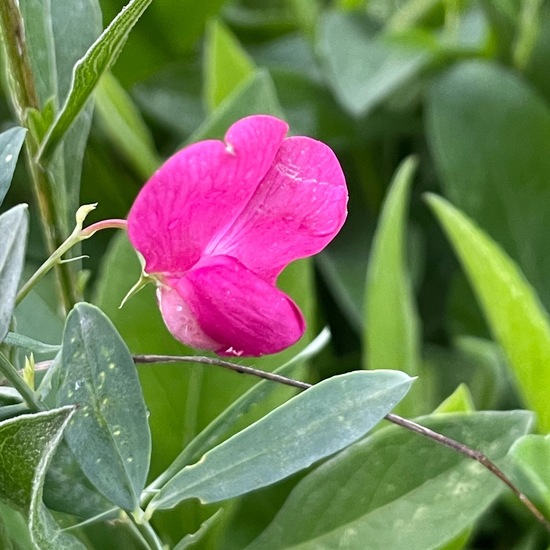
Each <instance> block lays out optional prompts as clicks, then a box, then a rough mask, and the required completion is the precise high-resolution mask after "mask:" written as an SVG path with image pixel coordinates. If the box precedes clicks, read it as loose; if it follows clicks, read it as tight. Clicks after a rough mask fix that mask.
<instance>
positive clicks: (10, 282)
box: [0, 204, 29, 342]
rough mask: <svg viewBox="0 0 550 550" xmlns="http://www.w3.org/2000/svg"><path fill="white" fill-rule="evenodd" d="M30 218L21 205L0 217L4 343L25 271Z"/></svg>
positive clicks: (1, 332)
mask: <svg viewBox="0 0 550 550" xmlns="http://www.w3.org/2000/svg"><path fill="white" fill-rule="evenodd" d="M28 225H29V216H28V212H27V205H26V204H20V205H18V206H14V207H13V208H12V209H11V210H8V211H7V212H4V213H3V214H2V215H1V216H0V295H1V296H2V300H1V301H0V342H2V341H3V340H4V338H5V337H6V335H7V334H8V329H9V326H10V321H11V316H12V314H13V308H14V307H15V298H16V296H17V289H18V287H19V279H20V278H21V272H22V270H23V261H24V259H25V249H26V246H27V232H28Z"/></svg>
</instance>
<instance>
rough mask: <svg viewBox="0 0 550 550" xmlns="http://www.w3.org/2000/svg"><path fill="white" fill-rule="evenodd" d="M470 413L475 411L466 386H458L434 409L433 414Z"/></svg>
mask: <svg viewBox="0 0 550 550" xmlns="http://www.w3.org/2000/svg"><path fill="white" fill-rule="evenodd" d="M472 411H475V406H474V399H473V397H472V394H471V393H470V390H469V389H468V386H467V385H466V384H460V385H459V386H458V387H457V388H456V390H455V391H454V392H453V393H452V394H451V395H449V397H447V399H445V401H443V402H442V403H441V404H440V405H439V406H438V407H437V409H435V411H434V414H443V413H456V412H472Z"/></svg>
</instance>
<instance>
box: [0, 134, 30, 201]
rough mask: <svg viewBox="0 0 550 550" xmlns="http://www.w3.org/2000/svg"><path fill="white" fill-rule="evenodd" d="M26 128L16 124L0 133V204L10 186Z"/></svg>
mask: <svg viewBox="0 0 550 550" xmlns="http://www.w3.org/2000/svg"><path fill="white" fill-rule="evenodd" d="M26 133H27V130H26V129H25V128H20V127H19V126H16V127H15V128H10V129H9V130H6V131H5V132H2V133H1V134H0V204H2V202H3V201H4V197H5V196H6V193H7V192H8V189H9V188H10V184H11V180H12V178H13V172H14V171H15V165H16V164H17V159H18V158H19V152H20V151H21V147H22V146H23V141H25V134H26Z"/></svg>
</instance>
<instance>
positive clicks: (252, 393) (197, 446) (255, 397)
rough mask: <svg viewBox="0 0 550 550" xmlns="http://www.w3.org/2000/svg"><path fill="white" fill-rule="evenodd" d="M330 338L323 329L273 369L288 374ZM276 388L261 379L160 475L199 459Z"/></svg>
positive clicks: (281, 373)
mask: <svg viewBox="0 0 550 550" xmlns="http://www.w3.org/2000/svg"><path fill="white" fill-rule="evenodd" d="M329 338H330V332H329V331H328V329H324V330H323V331H322V332H321V334H319V336H318V337H317V338H315V339H314V340H313V341H312V342H311V343H310V344H308V345H307V347H305V348H304V349H303V350H302V351H301V352H300V353H298V354H297V355H295V356H294V357H293V358H292V359H290V361H288V362H287V363H285V364H284V365H283V366H282V367H279V368H278V369H276V370H275V371H274V373H275V374H278V375H280V376H291V375H292V373H293V372H294V371H295V370H296V369H297V368H298V367H300V366H301V365H302V364H303V363H305V362H306V361H308V360H309V359H311V358H312V357H314V356H315V355H317V354H318V353H319V352H320V351H321V350H322V349H323V348H324V347H325V346H326V344H327V343H328V341H329ZM277 389H280V388H278V386H277V384H274V383H273V382H272V381H271V380H262V381H261V382H258V383H257V384H256V385H255V386H253V387H252V388H250V389H249V390H248V391H247V392H246V393H244V394H243V395H241V396H240V397H239V398H238V399H236V400H235V401H234V402H233V403H231V405H229V407H227V408H226V409H225V410H224V411H223V412H222V413H221V414H220V415H219V416H218V417H217V418H215V419H214V420H213V421H212V422H211V423H210V424H209V425H208V426H207V427H206V428H205V429H204V430H202V432H200V433H199V434H198V435H197V436H196V437H195V438H193V440H192V441H191V442H190V443H189V444H188V445H187V446H186V447H185V448H184V449H183V451H182V452H181V453H180V455H179V456H178V457H177V459H176V460H175V461H174V463H173V464H172V465H171V466H170V467H169V468H168V469H167V470H165V472H163V474H162V477H163V478H164V479H169V478H170V477H171V476H173V475H175V474H176V473H177V472H178V471H179V469H181V468H182V467H184V466H187V465H188V464H190V463H191V462H192V461H193V460H198V459H199V458H200V457H201V455H202V454H204V453H205V452H206V451H208V450H209V449H210V448H212V447H213V446H214V445H215V444H217V443H219V441H220V440H221V439H222V438H223V437H226V436H227V434H228V433H230V431H231V430H232V429H234V428H235V425H236V423H237V422H238V421H239V420H241V419H242V417H243V415H245V414H247V413H248V412H249V411H250V410H251V409H253V408H254V407H257V406H258V405H260V404H262V403H265V402H266V400H267V399H269V398H270V397H271V396H272V394H273V393H274V392H275V391H276V390H277Z"/></svg>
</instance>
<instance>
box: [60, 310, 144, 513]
mask: <svg viewBox="0 0 550 550" xmlns="http://www.w3.org/2000/svg"><path fill="white" fill-rule="evenodd" d="M61 353H62V355H61V363H62V368H61V369H60V370H59V376H60V378H61V383H60V387H59V391H58V395H57V401H58V404H59V405H66V404H77V405H78V406H79V408H78V411H77V413H76V414H75V416H74V418H73V419H72V420H71V423H70V424H69V427H68V429H67V433H66V436H65V437H66V441H67V443H68V445H69V447H70V449H71V451H72V452H73V454H74V455H75V458H76V459H77V461H78V463H79V464H80V466H81V468H82V470H83V472H84V473H85V474H86V476H88V478H89V479H90V481H92V483H93V484H94V485H95V486H96V487H97V488H98V490H100V491H101V492H102V493H103V494H104V495H105V496H106V497H107V498H109V499H110V500H111V501H112V502H113V503H115V504H117V505H118V506H120V507H122V508H124V509H126V510H131V511H133V510H135V508H136V506H137V504H138V501H139V495H140V494H141V491H142V489H143V487H144V485H145V478H146V476H147V472H148V469H149V460H150V450H151V438H150V433H149V425H148V423H147V411H146V408H145V403H144V401H143V396H142V394H141V386H140V384H139V381H138V377H137V372H136V368H135V365H134V362H133V359H132V356H131V355H130V352H129V351H128V348H127V347H126V344H125V343H124V342H123V340H122V339H121V338H120V336H119V334H118V333H117V331H116V330H115V328H114V327H113V325H112V323H111V322H110V321H109V319H108V318H107V317H106V316H105V314H104V313H102V312H101V310H99V309H98V308H97V307H95V306H92V305H90V304H85V303H80V304H77V305H76V306H75V308H74V309H73V310H72V311H71V313H70V314H69V316H68V318H67V324H66V326H65V333H64V335H63V348H62V352H61Z"/></svg>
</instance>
